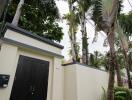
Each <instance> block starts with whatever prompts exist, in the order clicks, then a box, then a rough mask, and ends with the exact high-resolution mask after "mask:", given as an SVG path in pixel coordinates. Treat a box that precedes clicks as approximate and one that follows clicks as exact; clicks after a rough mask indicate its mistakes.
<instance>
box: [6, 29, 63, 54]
mask: <svg viewBox="0 0 132 100" xmlns="http://www.w3.org/2000/svg"><path fill="white" fill-rule="evenodd" d="M4 37H5V38H8V39H11V40H14V41H17V42H20V43H24V44H26V45H30V46H34V47H37V48H41V49H44V50H47V51H50V52H53V53H57V54H61V49H59V48H57V47H54V46H51V45H49V44H46V43H44V42H41V41H38V40H35V39H33V38H31V37H28V36H25V35H23V34H18V33H17V32H15V31H12V30H10V29H7V31H6V33H5V36H4Z"/></svg>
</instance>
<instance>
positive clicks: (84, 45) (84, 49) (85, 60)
mask: <svg viewBox="0 0 132 100" xmlns="http://www.w3.org/2000/svg"><path fill="white" fill-rule="evenodd" d="M81 32H82V62H83V63H84V64H88V41H87V32H86V22H85V12H82V16H81Z"/></svg>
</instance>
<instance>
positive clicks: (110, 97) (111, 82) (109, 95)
mask: <svg viewBox="0 0 132 100" xmlns="http://www.w3.org/2000/svg"><path fill="white" fill-rule="evenodd" d="M114 38H115V37H114V29H112V30H111V32H110V34H109V35H108V42H109V46H110V69H109V82H108V91H107V100H114V77H115V66H116V64H115V57H116V56H115V48H114Z"/></svg>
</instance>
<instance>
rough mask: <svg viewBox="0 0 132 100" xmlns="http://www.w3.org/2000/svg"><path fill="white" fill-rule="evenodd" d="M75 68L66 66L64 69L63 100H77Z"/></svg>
mask: <svg viewBox="0 0 132 100" xmlns="http://www.w3.org/2000/svg"><path fill="white" fill-rule="evenodd" d="M76 75H77V73H76V67H75V66H73V65H68V66H65V67H64V98H65V99H64V100H77V79H76V78H77V77H76Z"/></svg>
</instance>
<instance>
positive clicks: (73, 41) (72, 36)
mask: <svg viewBox="0 0 132 100" xmlns="http://www.w3.org/2000/svg"><path fill="white" fill-rule="evenodd" d="M72 10H73V9H72V3H71V2H69V12H70V13H72ZM71 24H72V23H71V17H70V25H71ZM70 25H69V26H70ZM69 38H70V43H71V53H72V60H73V62H76V61H77V58H78V54H77V51H76V50H77V49H76V47H77V46H76V45H77V44H76V35H75V33H74V31H73V29H72V30H71V31H69Z"/></svg>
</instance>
